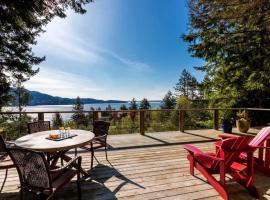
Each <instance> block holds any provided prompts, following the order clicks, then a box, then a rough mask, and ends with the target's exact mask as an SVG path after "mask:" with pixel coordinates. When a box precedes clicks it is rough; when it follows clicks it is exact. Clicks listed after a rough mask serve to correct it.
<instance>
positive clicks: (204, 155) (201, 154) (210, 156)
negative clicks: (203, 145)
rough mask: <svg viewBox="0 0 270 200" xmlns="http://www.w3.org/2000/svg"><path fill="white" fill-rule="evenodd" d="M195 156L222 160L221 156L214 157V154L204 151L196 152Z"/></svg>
mask: <svg viewBox="0 0 270 200" xmlns="http://www.w3.org/2000/svg"><path fill="white" fill-rule="evenodd" d="M196 155H197V156H202V157H206V158H209V159H211V160H213V161H214V160H216V161H223V159H222V158H219V157H215V156H212V155H209V154H206V153H196Z"/></svg>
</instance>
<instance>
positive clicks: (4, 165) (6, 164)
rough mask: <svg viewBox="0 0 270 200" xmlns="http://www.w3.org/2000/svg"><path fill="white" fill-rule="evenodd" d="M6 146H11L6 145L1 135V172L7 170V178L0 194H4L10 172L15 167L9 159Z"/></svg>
mask: <svg viewBox="0 0 270 200" xmlns="http://www.w3.org/2000/svg"><path fill="white" fill-rule="evenodd" d="M6 145H10V144H6V142H5V141H4V139H3V137H2V136H1V135H0V170H2V169H4V170H6V173H5V178H4V180H3V183H2V186H1V189H0V192H2V190H3V188H4V185H5V183H6V180H7V175H8V170H9V169H10V168H13V167H15V166H14V163H13V162H12V160H11V158H10V157H9V155H8V153H7V151H6Z"/></svg>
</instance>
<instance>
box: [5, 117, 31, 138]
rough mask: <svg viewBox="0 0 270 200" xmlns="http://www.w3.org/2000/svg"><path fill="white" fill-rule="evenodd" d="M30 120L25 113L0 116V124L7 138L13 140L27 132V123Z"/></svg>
mask: <svg viewBox="0 0 270 200" xmlns="http://www.w3.org/2000/svg"><path fill="white" fill-rule="evenodd" d="M29 122H31V117H29V116H27V115H26V114H23V115H21V116H20V117H19V116H16V115H8V116H1V118H0V126H1V127H2V129H3V131H4V133H5V134H6V139H7V140H15V139H17V138H19V137H21V136H23V135H26V134H28V128H27V123H29Z"/></svg>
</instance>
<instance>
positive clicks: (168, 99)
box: [161, 90, 176, 109]
mask: <svg viewBox="0 0 270 200" xmlns="http://www.w3.org/2000/svg"><path fill="white" fill-rule="evenodd" d="M175 103H176V99H175V97H174V96H173V94H172V92H171V91H170V90H169V91H168V92H167V94H166V95H165V96H164V98H163V100H162V103H161V109H174V108H175Z"/></svg>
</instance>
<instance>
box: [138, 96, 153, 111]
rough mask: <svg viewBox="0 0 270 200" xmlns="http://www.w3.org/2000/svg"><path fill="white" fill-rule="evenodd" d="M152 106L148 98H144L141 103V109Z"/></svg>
mask: <svg viewBox="0 0 270 200" xmlns="http://www.w3.org/2000/svg"><path fill="white" fill-rule="evenodd" d="M150 108H151V105H150V103H149V101H148V100H147V99H146V98H143V99H142V101H141V103H140V109H142V110H148V109H150Z"/></svg>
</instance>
